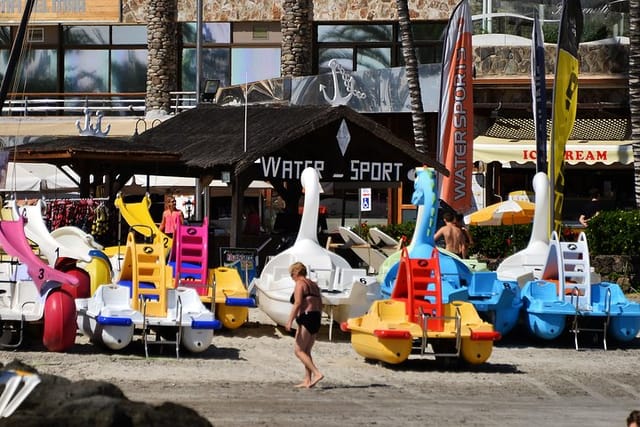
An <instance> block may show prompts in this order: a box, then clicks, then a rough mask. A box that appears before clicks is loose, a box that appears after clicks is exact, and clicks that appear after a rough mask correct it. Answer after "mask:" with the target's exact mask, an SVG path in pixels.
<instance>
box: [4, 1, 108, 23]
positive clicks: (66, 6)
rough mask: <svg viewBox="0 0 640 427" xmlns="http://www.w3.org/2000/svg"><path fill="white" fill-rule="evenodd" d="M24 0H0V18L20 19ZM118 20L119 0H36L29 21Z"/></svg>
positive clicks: (6, 19) (8, 19) (5, 19)
mask: <svg viewBox="0 0 640 427" xmlns="http://www.w3.org/2000/svg"><path fill="white" fill-rule="evenodd" d="M25 4H26V0H0V20H2V21H19V20H20V19H22V14H23V12H24V7H25ZM45 21H47V22H51V21H53V22H64V21H93V22H95V21H108V22H120V1H119V0H38V1H37V2H36V3H35V5H34V6H33V10H32V12H31V19H30V22H31V23H34V22H45Z"/></svg>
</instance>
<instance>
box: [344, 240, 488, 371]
mask: <svg viewBox="0 0 640 427" xmlns="http://www.w3.org/2000/svg"><path fill="white" fill-rule="evenodd" d="M341 327H342V329H343V330H344V331H349V332H351V345H352V346H353V348H354V350H355V351H356V353H358V354H359V355H361V356H363V357H364V358H366V359H373V360H379V361H382V362H385V363H390V364H399V363H402V362H404V361H405V360H407V359H408V358H409V356H410V355H411V354H412V352H413V349H414V348H415V347H420V354H421V355H433V356H435V357H436V358H440V357H443V358H444V357H447V358H458V359H462V360H464V361H465V362H467V363H469V364H473V365H478V364H481V363H484V362H486V361H487V360H488V359H489V357H490V356H491V352H492V351H493V342H494V341H495V340H498V339H500V333H499V332H496V331H494V329H493V325H491V324H490V323H487V322H485V321H483V320H482V319H481V318H480V316H479V315H478V313H477V311H476V309H475V307H474V306H473V304H471V303H468V302H462V301H453V302H450V303H446V304H444V303H443V302H442V287H441V281H440V267H439V264H438V255H437V252H436V251H435V250H434V253H433V255H432V258H428V259H412V258H409V256H408V252H407V250H406V248H405V249H403V251H402V257H401V261H400V266H399V270H398V277H397V283H396V285H395V287H394V290H393V294H392V296H391V299H388V300H379V301H374V302H373V304H372V305H371V308H370V309H369V311H368V312H367V313H366V314H365V315H363V316H360V317H356V318H352V319H349V320H348V321H347V322H344V323H343V324H342V325H341ZM429 345H430V347H431V350H430V351H428V346H429Z"/></svg>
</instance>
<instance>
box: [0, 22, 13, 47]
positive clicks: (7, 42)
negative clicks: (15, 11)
mask: <svg viewBox="0 0 640 427" xmlns="http://www.w3.org/2000/svg"><path fill="white" fill-rule="evenodd" d="M0 46H6V47H9V46H11V31H10V30H9V27H2V26H0Z"/></svg>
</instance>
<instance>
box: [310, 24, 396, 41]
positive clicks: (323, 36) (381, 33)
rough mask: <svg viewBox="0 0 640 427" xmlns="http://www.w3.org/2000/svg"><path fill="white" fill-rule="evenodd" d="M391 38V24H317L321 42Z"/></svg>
mask: <svg viewBox="0 0 640 427" xmlns="http://www.w3.org/2000/svg"><path fill="white" fill-rule="evenodd" d="M391 40H392V26H391V25H318V41H319V42H323V43H327V42H358V41H364V42H385V41H391Z"/></svg>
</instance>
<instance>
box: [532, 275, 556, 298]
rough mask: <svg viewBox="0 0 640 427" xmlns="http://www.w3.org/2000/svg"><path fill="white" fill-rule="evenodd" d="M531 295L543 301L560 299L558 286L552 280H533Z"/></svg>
mask: <svg viewBox="0 0 640 427" xmlns="http://www.w3.org/2000/svg"><path fill="white" fill-rule="evenodd" d="M530 286H531V288H530V293H531V297H532V298H534V299H538V300H541V301H556V300H557V299H558V288H557V285H556V284H555V283H553V282H552V281H551V280H545V281H538V280H537V281H535V282H531V285H530Z"/></svg>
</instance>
